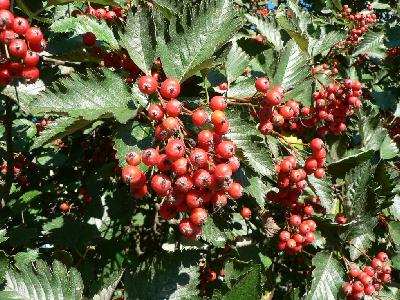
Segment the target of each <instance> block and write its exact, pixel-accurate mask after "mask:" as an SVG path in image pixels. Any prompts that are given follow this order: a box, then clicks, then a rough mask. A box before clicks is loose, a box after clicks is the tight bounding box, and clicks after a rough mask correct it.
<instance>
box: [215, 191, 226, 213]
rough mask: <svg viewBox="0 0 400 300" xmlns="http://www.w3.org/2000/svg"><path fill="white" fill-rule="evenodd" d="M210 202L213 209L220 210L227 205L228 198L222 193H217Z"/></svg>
mask: <svg viewBox="0 0 400 300" xmlns="http://www.w3.org/2000/svg"><path fill="white" fill-rule="evenodd" d="M211 201H212V204H213V206H214V208H215V209H221V208H223V207H224V206H225V205H226V204H227V203H228V197H227V196H226V194H225V193H224V192H217V193H215V194H214V196H213V197H212V199H211Z"/></svg>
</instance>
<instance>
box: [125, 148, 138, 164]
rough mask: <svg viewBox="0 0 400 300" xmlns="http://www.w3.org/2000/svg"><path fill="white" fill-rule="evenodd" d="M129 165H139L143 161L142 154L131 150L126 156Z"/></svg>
mask: <svg viewBox="0 0 400 300" xmlns="http://www.w3.org/2000/svg"><path fill="white" fill-rule="evenodd" d="M125 161H126V163H127V164H128V165H131V166H137V165H138V164H140V162H141V161H142V156H141V155H140V154H139V153H137V152H136V151H129V152H128V153H127V154H126V156H125Z"/></svg>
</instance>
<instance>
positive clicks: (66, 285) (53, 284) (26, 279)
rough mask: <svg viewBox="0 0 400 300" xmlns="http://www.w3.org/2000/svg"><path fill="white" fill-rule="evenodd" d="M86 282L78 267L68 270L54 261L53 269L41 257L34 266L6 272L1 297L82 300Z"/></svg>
mask: <svg viewBox="0 0 400 300" xmlns="http://www.w3.org/2000/svg"><path fill="white" fill-rule="evenodd" d="M82 293H83V283H82V279H81V276H80V274H79V272H78V271H77V270H76V269H73V268H72V269H70V270H69V271H67V269H66V268H65V266H64V265H63V264H61V263H60V262H58V261H54V262H53V264H52V268H51V269H50V267H49V266H48V265H47V264H46V263H45V262H44V261H41V260H38V261H37V262H36V263H35V264H34V265H33V266H21V267H20V270H18V269H16V268H10V269H9V270H8V271H7V273H6V285H5V287H4V289H3V291H1V292H0V298H1V299H4V300H6V299H15V300H16V299H18V300H48V299H55V298H56V297H57V298H59V299H71V300H73V299H75V300H81V299H82Z"/></svg>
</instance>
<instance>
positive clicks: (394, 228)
mask: <svg viewBox="0 0 400 300" xmlns="http://www.w3.org/2000/svg"><path fill="white" fill-rule="evenodd" d="M388 227H389V234H390V238H391V239H392V241H393V243H394V245H395V247H396V249H397V250H398V251H399V250H400V222H398V221H397V222H393V221H392V222H389V224H388Z"/></svg>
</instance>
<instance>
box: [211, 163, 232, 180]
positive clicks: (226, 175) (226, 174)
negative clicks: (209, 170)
mask: <svg viewBox="0 0 400 300" xmlns="http://www.w3.org/2000/svg"><path fill="white" fill-rule="evenodd" d="M214 175H215V177H216V179H217V180H219V181H226V180H229V179H230V177H231V176H232V169H231V167H230V166H229V165H228V164H219V165H217V166H215V169H214Z"/></svg>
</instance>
